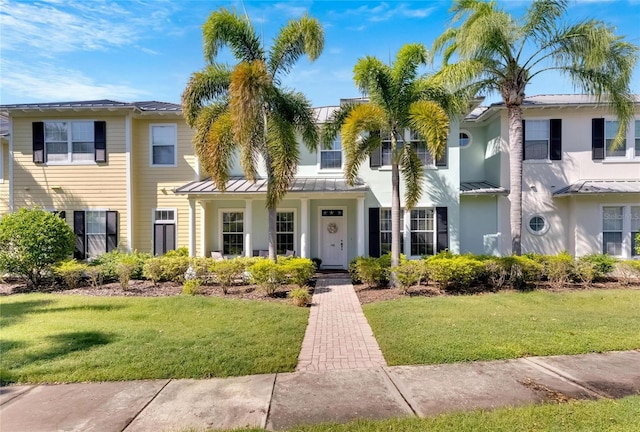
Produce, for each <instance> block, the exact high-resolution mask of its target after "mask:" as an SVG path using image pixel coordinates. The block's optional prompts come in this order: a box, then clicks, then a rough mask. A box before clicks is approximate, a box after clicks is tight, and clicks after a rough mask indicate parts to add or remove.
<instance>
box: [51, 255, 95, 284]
mask: <svg viewBox="0 0 640 432" xmlns="http://www.w3.org/2000/svg"><path fill="white" fill-rule="evenodd" d="M87 268H88V266H87V265H86V264H83V263H79V262H78V261H76V260H75V259H72V260H68V261H63V262H61V263H60V264H58V265H57V266H56V267H55V273H56V274H57V275H58V276H60V277H61V278H62V280H63V281H64V284H65V285H66V286H67V288H70V289H75V288H77V287H78V285H80V282H81V281H82V275H83V274H84V272H85V270H86V269H87Z"/></svg>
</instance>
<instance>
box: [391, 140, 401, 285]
mask: <svg viewBox="0 0 640 432" xmlns="http://www.w3.org/2000/svg"><path fill="white" fill-rule="evenodd" d="M391 147H392V148H393V149H395V148H396V140H395V139H394V138H393V137H392V138H391ZM392 157H393V161H392V162H391V274H390V275H389V284H390V285H391V286H392V287H394V286H396V277H395V274H394V272H395V268H396V267H398V265H400V169H399V167H398V162H397V161H396V158H395V152H394V155H393V156H392Z"/></svg>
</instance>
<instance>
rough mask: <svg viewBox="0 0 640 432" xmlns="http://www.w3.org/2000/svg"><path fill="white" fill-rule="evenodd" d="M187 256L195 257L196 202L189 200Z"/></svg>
mask: <svg viewBox="0 0 640 432" xmlns="http://www.w3.org/2000/svg"><path fill="white" fill-rule="evenodd" d="M189 256H190V257H194V256H196V202H195V201H194V200H189Z"/></svg>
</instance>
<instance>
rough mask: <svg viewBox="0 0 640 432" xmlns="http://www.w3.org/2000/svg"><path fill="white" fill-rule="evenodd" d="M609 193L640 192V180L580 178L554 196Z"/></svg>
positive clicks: (556, 192)
mask: <svg viewBox="0 0 640 432" xmlns="http://www.w3.org/2000/svg"><path fill="white" fill-rule="evenodd" d="M608 193H640V180H580V181H579V182H576V183H573V184H571V185H569V186H566V187H563V188H562V189H559V190H557V191H555V192H554V193H553V196H556V197H557V196H568V195H587V194H608Z"/></svg>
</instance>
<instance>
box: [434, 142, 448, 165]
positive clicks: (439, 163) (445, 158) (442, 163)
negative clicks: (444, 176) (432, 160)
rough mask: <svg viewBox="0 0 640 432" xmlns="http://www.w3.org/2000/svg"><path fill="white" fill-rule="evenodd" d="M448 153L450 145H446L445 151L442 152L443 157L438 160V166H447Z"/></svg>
mask: <svg viewBox="0 0 640 432" xmlns="http://www.w3.org/2000/svg"><path fill="white" fill-rule="evenodd" d="M447 153H449V147H448V146H447V147H445V149H444V153H442V157H440V158H438V159H437V160H436V166H437V167H446V166H447Z"/></svg>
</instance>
